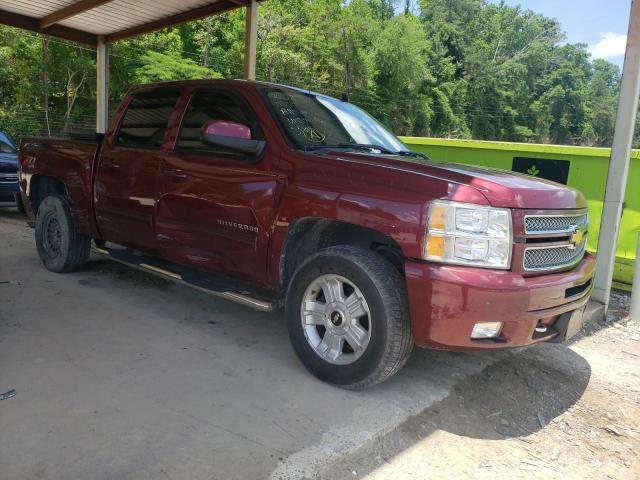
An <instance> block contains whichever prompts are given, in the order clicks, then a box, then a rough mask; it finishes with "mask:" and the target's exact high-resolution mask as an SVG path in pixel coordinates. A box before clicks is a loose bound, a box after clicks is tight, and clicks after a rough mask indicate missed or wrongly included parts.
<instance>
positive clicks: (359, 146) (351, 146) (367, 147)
mask: <svg viewBox="0 0 640 480" xmlns="http://www.w3.org/2000/svg"><path fill="white" fill-rule="evenodd" d="M325 148H327V149H351V150H367V151H369V152H373V151H374V150H377V151H378V152H380V153H383V154H385V155H396V154H397V153H396V152H393V151H391V150H389V149H388V148H384V147H382V146H380V145H373V144H371V145H369V144H366V143H339V144H337V145H310V146H309V147H308V148H307V150H322V149H325Z"/></svg>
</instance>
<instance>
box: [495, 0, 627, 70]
mask: <svg viewBox="0 0 640 480" xmlns="http://www.w3.org/2000/svg"><path fill="white" fill-rule="evenodd" d="M506 3H508V4H509V5H521V6H522V7H523V8H526V9H530V10H533V11H535V12H539V13H542V14H543V15H545V16H547V17H554V18H557V19H558V20H559V21H560V24H561V25H562V29H563V30H564V31H565V32H566V34H567V41H568V42H569V43H586V44H587V45H589V51H590V52H591V55H592V57H593V58H604V59H606V60H609V61H610V62H613V63H615V64H617V65H619V66H622V63H623V61H624V49H625V46H626V42H627V29H628V27H629V10H630V8H631V0H506Z"/></svg>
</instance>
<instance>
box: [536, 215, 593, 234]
mask: <svg viewBox="0 0 640 480" xmlns="http://www.w3.org/2000/svg"><path fill="white" fill-rule="evenodd" d="M588 224H589V214H588V213H587V212H586V211H585V212H580V213H577V214H576V213H571V214H567V215H525V217H524V231H525V233H528V234H542V233H550V234H556V233H560V234H562V233H573V232H574V231H575V230H576V229H577V228H585V229H586V227H587V225H588Z"/></svg>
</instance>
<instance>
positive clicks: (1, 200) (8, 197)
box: [0, 182, 19, 206]
mask: <svg viewBox="0 0 640 480" xmlns="http://www.w3.org/2000/svg"><path fill="white" fill-rule="evenodd" d="M18 192H19V188H18V182H15V183H14V182H0V206H6V205H11V206H13V205H15V203H16V195H17V194H18Z"/></svg>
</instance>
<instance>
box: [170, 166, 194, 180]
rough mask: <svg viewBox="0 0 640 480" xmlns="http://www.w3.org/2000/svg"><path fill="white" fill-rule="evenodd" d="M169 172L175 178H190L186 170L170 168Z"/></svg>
mask: <svg viewBox="0 0 640 480" xmlns="http://www.w3.org/2000/svg"><path fill="white" fill-rule="evenodd" d="M168 173H169V176H170V177H171V178H173V179H174V180H184V179H186V178H189V175H188V174H187V173H186V172H185V171H184V170H181V169H179V168H178V169H175V170H170V171H169V172H168Z"/></svg>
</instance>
